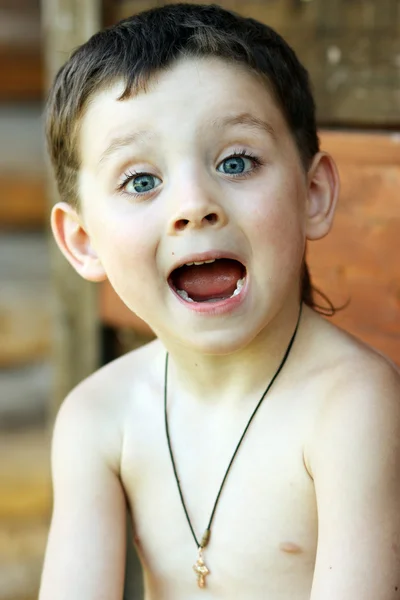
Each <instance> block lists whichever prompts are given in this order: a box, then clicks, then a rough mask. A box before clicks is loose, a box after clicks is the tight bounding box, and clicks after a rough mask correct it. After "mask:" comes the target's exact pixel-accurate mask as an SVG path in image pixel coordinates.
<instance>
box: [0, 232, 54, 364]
mask: <svg viewBox="0 0 400 600" xmlns="http://www.w3.org/2000/svg"><path fill="white" fill-rule="evenodd" d="M51 339H52V295H51V286H50V261H49V256H48V244H47V236H46V234H45V233H36V232H34V233H29V234H28V233H26V234H23V233H19V234H17V233H8V234H7V233H4V232H3V233H2V234H1V235H0V368H6V367H8V368H10V367H15V366H17V365H24V364H27V363H30V362H32V361H42V360H44V359H46V358H47V357H48V356H49V355H50V348H51Z"/></svg>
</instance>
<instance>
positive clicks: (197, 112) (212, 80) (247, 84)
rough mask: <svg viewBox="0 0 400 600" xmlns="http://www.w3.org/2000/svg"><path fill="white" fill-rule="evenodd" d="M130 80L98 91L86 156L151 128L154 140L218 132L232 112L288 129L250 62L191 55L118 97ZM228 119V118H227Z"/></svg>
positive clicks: (87, 119) (88, 119) (85, 133)
mask: <svg viewBox="0 0 400 600" xmlns="http://www.w3.org/2000/svg"><path fill="white" fill-rule="evenodd" d="M123 91H124V83H123V82H117V83H115V84H114V85H112V86H110V87H109V88H107V89H105V90H102V91H100V92H98V93H97V94H96V95H95V96H94V97H93V98H92V99H91V101H90V103H89V105H88V107H87V110H86V113H85V115H84V116H83V118H82V122H81V128H80V148H81V153H82V158H83V159H84V158H85V155H86V152H87V151H88V150H91V151H92V152H93V148H96V150H98V152H99V154H101V153H102V151H103V150H104V148H105V147H107V146H108V145H109V144H110V142H111V141H112V140H113V139H115V138H118V137H122V136H126V134H127V133H129V132H132V133H134V132H141V131H144V130H146V134H147V137H148V138H150V139H151V137H152V135H153V137H154V138H157V137H162V136H163V135H165V136H167V137H168V138H169V141H170V142H173V140H172V139H171V134H172V133H173V135H174V140H177V139H178V138H182V137H185V136H186V138H188V137H190V136H192V137H193V136H195V137H196V139H198V138H199V136H202V135H204V134H205V133H206V132H207V131H209V130H212V131H214V132H215V125H216V123H218V122H223V121H224V118H225V120H226V121H227V122H228V121H229V116H234V115H239V114H248V115H251V116H253V117H254V118H255V119H259V120H263V121H264V122H266V123H267V124H268V125H270V126H271V129H272V130H273V132H274V133H275V134H276V135H277V136H278V135H282V134H284V133H287V128H286V124H285V120H284V118H283V115H282V112H281V110H280V108H279V107H278V105H277V103H276V101H275V100H274V98H273V95H272V94H271V92H270V91H269V90H268V85H267V82H265V81H263V80H262V78H261V76H259V75H258V74H255V73H253V72H251V71H250V70H249V69H247V68H246V67H245V66H242V65H234V64H232V63H229V62H227V61H224V60H222V59H218V58H199V59H197V58H196V59H195V58H185V59H181V60H180V61H178V62H177V63H175V64H174V65H173V66H172V67H170V68H169V69H167V70H165V71H162V72H160V73H157V74H156V75H154V76H153V77H152V78H151V80H150V81H149V84H148V86H147V89H146V91H145V92H144V91H143V92H139V93H137V94H133V95H132V96H131V97H129V98H127V99H125V100H122V101H121V100H118V97H119V96H120V95H121V94H122V92H123ZM226 117H228V119H226Z"/></svg>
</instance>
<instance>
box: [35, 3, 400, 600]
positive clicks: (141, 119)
mask: <svg viewBox="0 0 400 600" xmlns="http://www.w3.org/2000/svg"><path fill="white" fill-rule="evenodd" d="M48 139H49V147H50V152H51V156H52V160H53V164H54V168H55V173H56V177H57V181H58V185H59V190H60V193H61V199H62V201H61V202H60V203H58V204H57V205H56V206H55V207H54V209H53V213H52V228H53V232H54V235H55V238H56V240H57V243H58V245H59V247H60V249H61V251H62V252H63V253H64V254H65V256H66V257H67V259H68V260H69V261H70V262H71V264H72V265H73V266H74V267H75V269H76V270H77V271H78V273H80V274H81V275H82V276H83V277H85V278H86V279H88V280H90V281H100V280H102V279H104V278H105V277H108V278H109V279H110V281H111V283H112V285H113V286H114V288H115V289H116V291H117V293H118V294H119V295H120V297H121V298H122V299H123V301H124V302H125V303H126V304H127V305H128V307H130V308H131V309H132V310H133V311H134V312H135V313H137V314H138V315H139V316H140V317H142V318H143V319H144V320H145V321H147V322H148V323H149V324H150V326H151V327H152V329H153V330H154V332H155V333H156V335H157V338H158V339H157V341H155V342H152V343H151V344H149V345H147V346H145V347H143V348H141V349H139V350H138V351H135V352H133V353H130V354H128V355H126V356H124V357H122V358H120V359H119V360H117V361H115V362H113V363H112V364H110V365H108V366H106V367H104V368H102V369H100V371H98V372H97V373H95V374H94V375H92V376H91V377H89V378H88V379H87V380H86V381H84V382H83V383H82V384H81V385H79V386H78V387H77V388H76V389H75V390H74V391H73V392H72V393H71V394H70V396H69V397H68V398H67V399H66V401H65V402H64V404H63V406H62V408H61V410H60V412H59V415H58V418H57V422H56V425H55V431H54V439H53V452H52V461H53V477H54V513H53V519H52V524H51V530H50V534H49V540H48V548H47V552H46V558H45V565H44V570H43V576H42V585H41V593H40V600H54V599H55V598H57V600H60V599H63V600H64V599H65V600H67V599H68V600H69V599H71V600H103V599H104V600H117V599H121V598H122V595H123V582H124V563H125V543H126V540H125V508H126V504H127V505H128V507H129V510H130V512H131V514H132V519H133V527H134V532H133V535H134V537H135V545H136V548H137V550H138V554H139V557H140V560H141V563H142V567H143V572H144V582H145V598H146V600H150V599H151V600H164V599H165V600H167V599H168V600H170V599H171V600H188V599H197V598H199V599H200V598H213V599H216V600H217V599H218V600H220V599H221V600H222V599H227V600H228V599H229V600H231V599H233V598H235V599H236V598H237V599H246V600H247V599H252V600H262V599H263V600H264V599H266V598H268V599H269V600H306V599H309V598H311V599H312V600H356V599H359V598H360V599H362V600H394V599H396V598H399V597H400V591H399V588H400V573H399V571H400V562H399V545H400V509H399V501H400V405H399V390H400V384H399V377H398V374H397V372H396V370H395V368H394V367H393V366H391V365H390V364H389V363H388V362H387V361H386V360H385V359H384V358H382V357H381V356H380V355H378V354H376V353H375V352H373V351H372V350H371V349H370V348H368V347H366V346H365V345H363V344H362V343H361V342H359V341H357V340H355V339H354V338H353V337H351V336H349V335H347V334H346V333H344V332H342V331H340V330H338V329H337V328H335V327H334V326H332V325H330V324H328V323H327V322H326V321H325V320H323V319H322V317H321V316H320V315H318V314H317V312H316V311H315V310H313V308H314V305H313V299H312V291H311V287H310V280H309V277H308V271H307V267H306V265H305V246H306V240H307V239H308V240H316V239H319V238H322V237H323V236H325V235H326V234H327V233H328V232H329V229H330V227H331V223H332V218H333V213H334V208H335V203H336V199H337V195H338V188H339V184H338V176H337V171H336V168H335V165H334V162H333V160H332V159H331V157H330V156H329V155H327V154H326V153H324V152H320V151H319V146H318V138H317V133H316V124H315V108H314V102H313V99H312V95H311V92H310V88H309V83H308V77H307V73H306V72H305V70H304V68H303V67H302V66H301V65H300V64H299V62H298V60H297V58H296V57H295V55H294V54H293V52H292V50H291V49H290V48H289V47H288V46H287V44H286V43H285V42H284V41H283V40H282V39H281V38H280V37H279V36H278V35H277V34H276V33H275V32H273V31H272V30H270V29H269V28H268V27H266V26H264V25H262V24H260V23H258V22H256V21H254V20H251V19H244V18H242V17H239V16H237V15H235V14H232V13H230V12H227V11H225V10H223V9H222V8H219V7H217V6H199V5H184V4H177V5H170V6H165V7H163V8H159V9H156V10H152V11H148V12H146V13H142V14H140V15H137V16H135V17H132V18H131V19H127V20H126V21H124V22H122V23H120V24H119V25H116V26H115V27H113V28H111V29H110V30H108V31H105V32H102V33H99V34H97V35H95V36H94V37H93V38H92V39H91V40H89V41H88V42H87V43H86V44H85V45H83V46H82V47H81V48H79V49H78V50H77V51H76V52H75V53H74V55H73V56H72V57H71V59H70V60H69V61H68V63H67V64H66V65H65V66H64V68H63V69H62V70H61V71H60V73H59V74H58V76H57V79H56V82H55V84H54V86H53V89H52V91H51V94H50V100H49V108H48Z"/></svg>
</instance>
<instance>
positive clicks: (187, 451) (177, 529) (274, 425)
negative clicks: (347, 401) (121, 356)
mask: <svg viewBox="0 0 400 600" xmlns="http://www.w3.org/2000/svg"><path fill="white" fill-rule="evenodd" d="M150 417H151V418H150ZM282 417H283V415H282V413H281V411H274V410H269V409H267V410H264V411H261V412H260V413H259V414H258V415H257V418H256V419H255V420H254V421H253V423H252V424H251V426H250V428H249V430H248V432H247V434H246V437H245V438H244V440H243V442H242V444H241V446H240V448H239V451H238V453H237V455H236V457H235V459H234V461H233V463H232V465H231V467H230V469H229V473H228V476H227V478H226V480H225V483H224V485H223V487H222V490H221V493H220V497H219V500H218V502H217V504H216V507H215V502H216V499H217V496H218V493H219V491H220V488H221V483H222V480H223V478H224V475H225V473H226V471H227V468H228V465H229V462H230V460H231V458H232V455H233V452H234V450H235V448H236V445H237V442H238V440H239V438H240V434H241V432H242V431H243V427H244V426H245V424H246V421H247V420H246V419H245V420H243V421H242V422H240V419H232V420H229V419H228V421H227V422H226V423H223V422H220V421H218V420H217V421H216V422H214V423H208V424H207V423H206V421H202V422H201V423H200V424H199V423H197V425H194V426H193V427H187V428H186V429H183V430H182V423H181V422H180V421H179V419H176V421H175V425H174V424H173V423H174V422H172V423H171V444H172V449H173V453H174V457H175V462H176V470H177V475H178V477H179V481H180V485H181V492H182V498H183V501H182V498H181V495H180V493H179V489H178V485H177V481H176V478H175V475H174V470H173V466H172V462H171V457H170V454H169V451H168V445H167V439H166V434H165V426H164V420H163V413H162V411H160V413H159V414H152V415H151V416H150V415H149V419H146V418H144V419H143V421H142V422H141V426H140V427H138V428H136V429H135V431H134V432H133V431H132V433H131V436H130V435H128V436H127V442H126V444H125V448H126V451H125V454H124V458H123V465H122V467H123V468H122V476H123V483H124V486H125V489H126V491H127V495H128V498H129V500H130V504H131V508H132V516H133V521H134V532H133V535H134V537H135V544H136V547H137V549H138V553H139V556H140V559H141V562H142V566H143V569H144V573H145V581H146V588H147V598H148V599H154V600H156V599H157V600H159V599H161V598H174V600H179V599H180V598H182V599H185V600H187V599H188V598H193V599H194V598H197V597H199V598H200V597H201V598H205V597H208V598H221V599H222V598H233V597H235V598H242V597H243V598H248V597H251V598H254V599H257V598H260V599H261V598H266V597H267V595H266V594H268V597H269V598H270V599H271V600H278V599H280V600H286V599H287V600H289V598H290V599H291V600H297V599H299V600H303V598H304V599H305V598H307V597H309V593H310V589H311V581H312V574H313V570H314V563H315V554H316V545H317V514H316V503H315V494H314V486H313V482H312V480H311V479H310V477H309V475H308V473H307V471H306V469H305V466H304V462H303V445H304V438H305V436H306V435H307V431H308V424H307V422H306V421H305V420H304V419H303V418H302V417H301V415H300V414H299V415H298V416H297V417H296V415H295V414H292V415H291V417H290V418H286V419H284V418H282ZM206 425H208V426H207V427H206ZM182 431H186V433H182ZM183 503H184V504H185V507H186V512H187V514H185V509H184V506H183ZM214 507H215V512H214V517H213V519H212V523H211V536H210V541H209V544H208V546H207V547H206V549H205V550H204V554H203V556H204V562H205V564H206V565H207V568H208V570H209V574H208V575H207V577H206V587H205V588H204V589H199V588H198V586H197V579H196V573H195V572H194V570H193V565H194V564H195V562H196V560H197V557H198V551H197V544H196V541H195V539H194V538H195V537H196V538H197V540H198V541H200V540H201V538H202V535H203V533H204V531H205V529H206V528H207V527H208V525H209V522H210V517H211V515H212V512H213V510H214ZM189 521H190V524H189ZM192 530H193V531H192ZM198 594H200V595H198Z"/></svg>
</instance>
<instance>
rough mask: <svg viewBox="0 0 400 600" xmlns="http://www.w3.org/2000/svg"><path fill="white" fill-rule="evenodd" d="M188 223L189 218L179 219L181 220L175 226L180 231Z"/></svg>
mask: <svg viewBox="0 0 400 600" xmlns="http://www.w3.org/2000/svg"><path fill="white" fill-rule="evenodd" d="M188 223H189V221H188V220H187V219H179V221H177V222H176V224H175V227H176V229H177V230H178V231H182V230H183V229H185V227H187V225H188Z"/></svg>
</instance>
